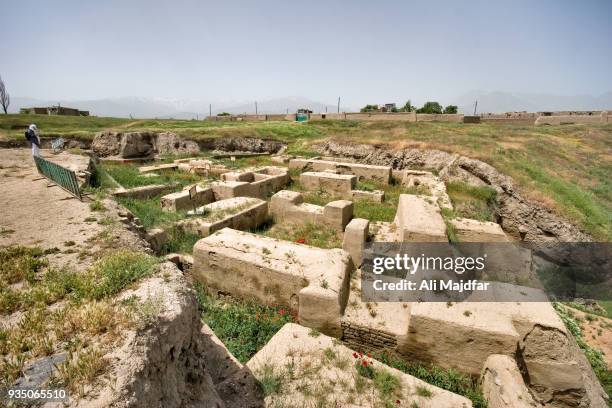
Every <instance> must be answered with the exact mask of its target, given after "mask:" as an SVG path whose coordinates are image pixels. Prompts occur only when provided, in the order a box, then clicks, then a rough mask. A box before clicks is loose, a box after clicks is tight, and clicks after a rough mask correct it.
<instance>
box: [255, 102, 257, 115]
mask: <svg viewBox="0 0 612 408" xmlns="http://www.w3.org/2000/svg"><path fill="white" fill-rule="evenodd" d="M255 116H257V101H255Z"/></svg>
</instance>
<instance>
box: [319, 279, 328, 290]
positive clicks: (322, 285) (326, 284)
mask: <svg viewBox="0 0 612 408" xmlns="http://www.w3.org/2000/svg"><path fill="white" fill-rule="evenodd" d="M321 287H322V288H323V289H329V283H328V282H327V280H325V279H323V280H322V281H321Z"/></svg>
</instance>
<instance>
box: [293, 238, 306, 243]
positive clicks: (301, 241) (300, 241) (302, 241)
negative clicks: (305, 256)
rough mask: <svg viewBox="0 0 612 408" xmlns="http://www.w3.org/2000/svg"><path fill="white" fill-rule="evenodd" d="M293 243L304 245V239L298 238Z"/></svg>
mask: <svg viewBox="0 0 612 408" xmlns="http://www.w3.org/2000/svg"><path fill="white" fill-rule="evenodd" d="M295 242H297V243H298V244H305V243H306V238H298V239H297V240H296V241H295Z"/></svg>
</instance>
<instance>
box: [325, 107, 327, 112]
mask: <svg viewBox="0 0 612 408" xmlns="http://www.w3.org/2000/svg"><path fill="white" fill-rule="evenodd" d="M325 113H327V105H325Z"/></svg>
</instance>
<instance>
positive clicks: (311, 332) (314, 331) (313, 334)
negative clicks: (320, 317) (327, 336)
mask: <svg viewBox="0 0 612 408" xmlns="http://www.w3.org/2000/svg"><path fill="white" fill-rule="evenodd" d="M308 335H309V336H310V337H319V336H320V335H321V332H320V331H318V330H317V329H315V328H311V329H310V330H309V331H308Z"/></svg>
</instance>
